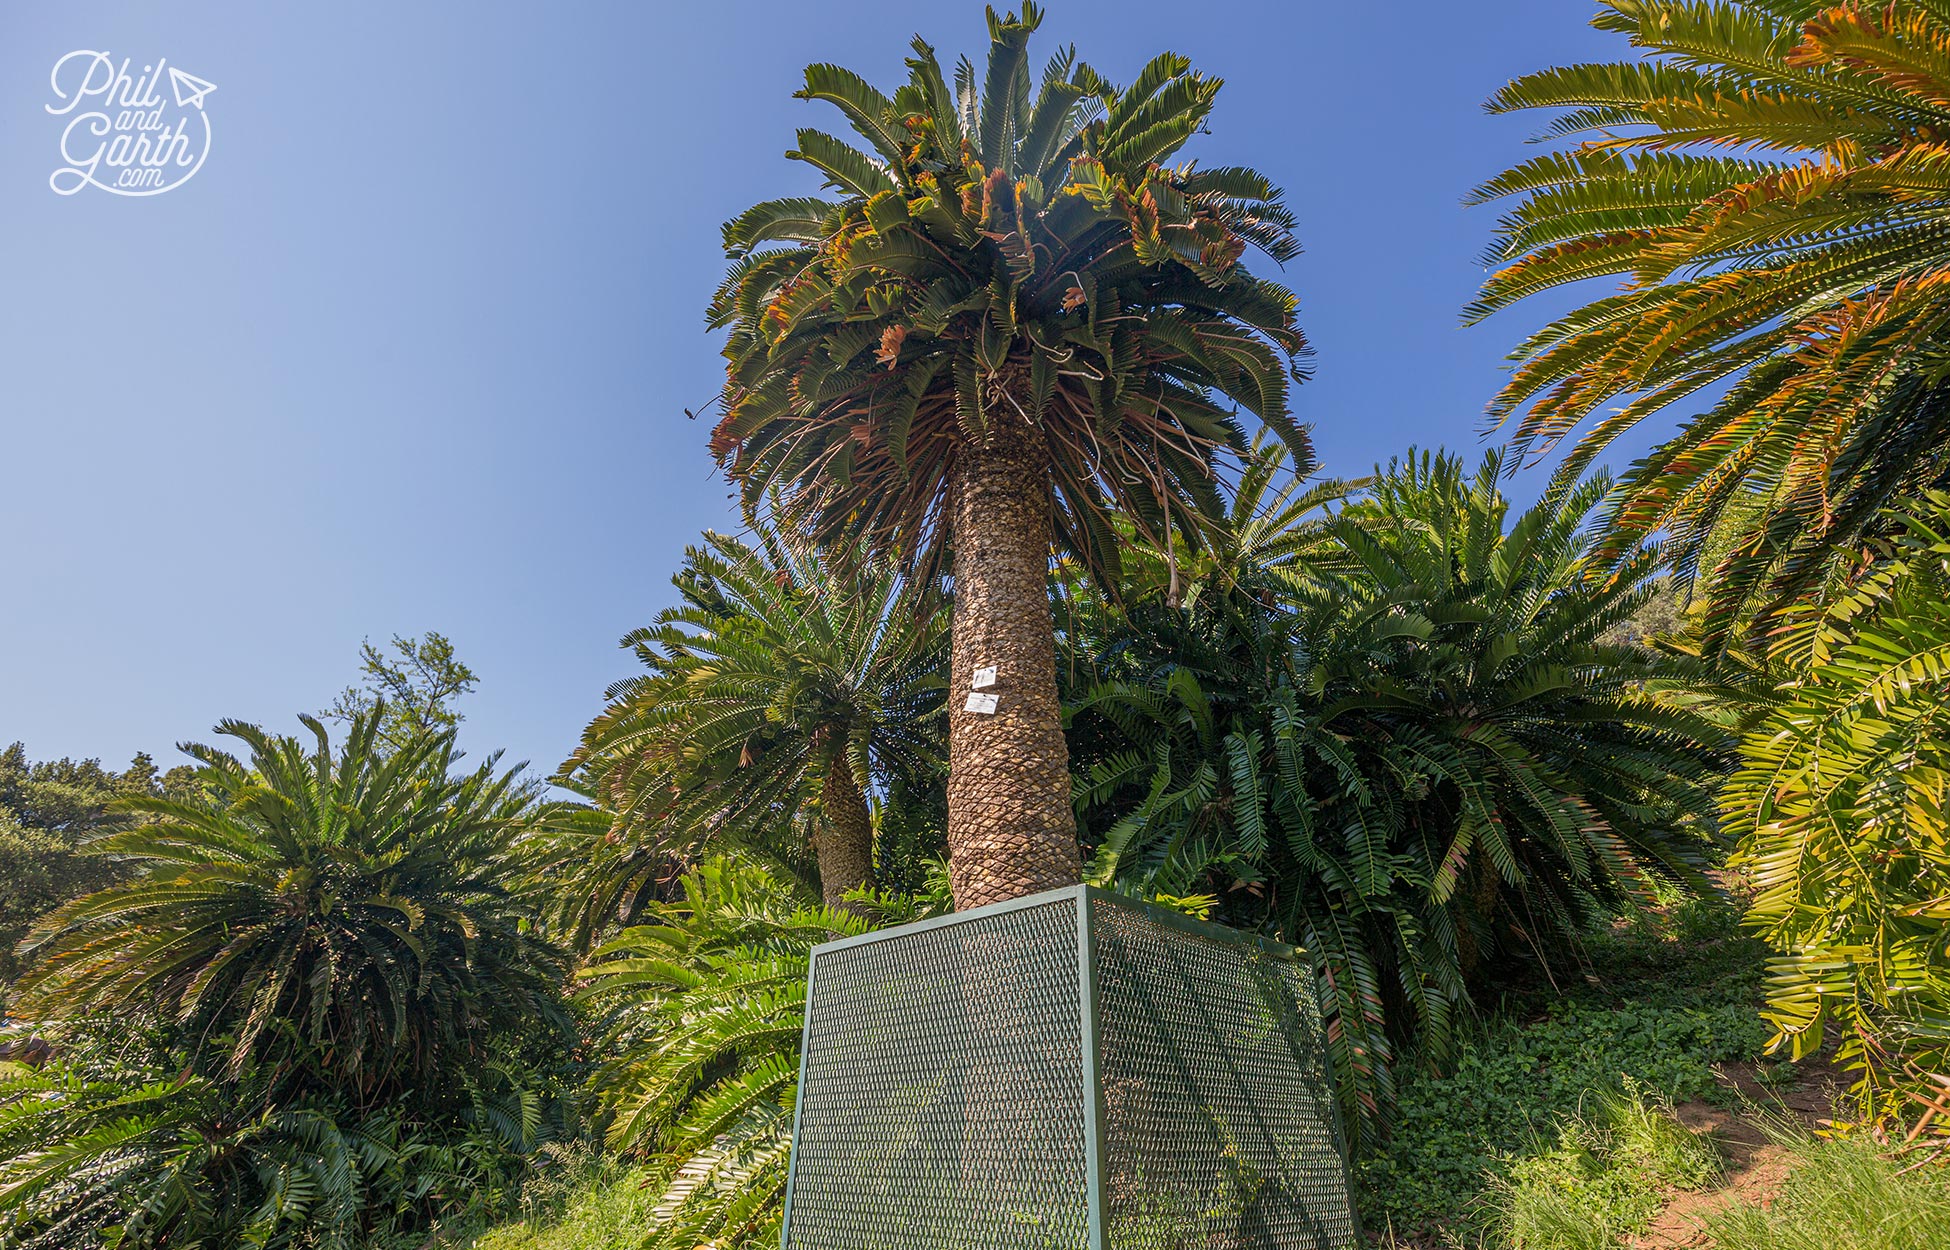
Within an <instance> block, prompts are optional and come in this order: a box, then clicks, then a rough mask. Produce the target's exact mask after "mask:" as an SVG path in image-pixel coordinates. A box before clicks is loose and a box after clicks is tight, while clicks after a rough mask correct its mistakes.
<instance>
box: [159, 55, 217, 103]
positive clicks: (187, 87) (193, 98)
mask: <svg viewBox="0 0 1950 1250" xmlns="http://www.w3.org/2000/svg"><path fill="white" fill-rule="evenodd" d="M169 85H170V86H171V87H173V88H175V90H176V107H177V108H185V109H186V108H189V107H191V106H192V105H193V106H195V107H197V108H202V107H203V97H204V96H206V95H209V94H210V93H211V92H212V91H215V90H216V89H217V84H215V83H213V82H205V81H203V79H201V78H198V77H197V76H196V75H195V74H185V73H184V72H183V71H182V70H180V69H177V68H176V67H175V66H174V65H172V66H170V67H169Z"/></svg>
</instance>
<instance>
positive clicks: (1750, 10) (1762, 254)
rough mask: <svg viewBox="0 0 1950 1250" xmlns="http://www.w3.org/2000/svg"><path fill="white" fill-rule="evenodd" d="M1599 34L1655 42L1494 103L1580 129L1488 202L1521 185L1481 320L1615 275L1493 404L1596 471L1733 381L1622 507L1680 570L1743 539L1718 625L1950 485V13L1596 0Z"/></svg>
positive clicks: (1754, 609) (1881, 6)
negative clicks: (1903, 506)
mask: <svg viewBox="0 0 1950 1250" xmlns="http://www.w3.org/2000/svg"><path fill="white" fill-rule="evenodd" d="M1594 24H1595V25H1596V26H1598V27H1599V28H1600V29H1603V30H1609V31H1615V32H1617V33H1619V34H1622V35H1624V36H1625V37H1626V38H1627V39H1629V41H1630V42H1631V44H1632V46H1633V47H1634V48H1635V49H1637V50H1638V52H1639V54H1640V56H1639V59H1637V60H1633V61H1629V62H1618V63H1603V64H1587V65H1568V66H1562V67H1559V68H1556V69H1550V70H1546V71H1543V72H1541V73H1537V74H1531V75H1528V76H1526V77H1524V78H1520V79H1518V80H1517V81H1515V82H1513V83H1511V84H1510V85H1509V86H1507V87H1505V88H1504V89H1503V90H1502V91H1500V92H1498V93H1497V94H1496V96H1495V97H1494V98H1493V99H1492V100H1491V101H1490V108H1491V110H1492V111H1494V112H1512V111H1518V110H1528V109H1542V110H1546V111H1548V112H1551V113H1553V114H1555V116H1554V118H1553V119H1552V120H1551V122H1550V123H1549V126H1548V128H1547V135H1546V137H1547V138H1549V139H1551V140H1553V141H1559V142H1561V143H1563V144H1564V145H1565V146H1563V147H1562V148H1561V149H1560V150H1554V151H1551V152H1548V153H1546V154H1544V155H1540V156H1537V157H1535V158H1533V159H1531V160H1529V161H1526V162H1524V163H1523V164H1521V165H1518V166H1517V167H1515V168H1514V169H1511V170H1510V171H1509V172H1507V173H1505V174H1503V175H1501V176H1499V177H1497V178H1495V179H1493V180H1491V181H1490V182H1489V183H1488V184H1487V185H1485V186H1484V187H1483V188H1482V190H1481V191H1480V192H1479V193H1478V195H1479V198H1481V199H1484V200H1495V199H1503V198H1511V199H1514V200H1515V201H1516V202H1515V205H1514V207H1512V208H1511V209H1510V210H1509V212H1508V214H1507V215H1506V216H1505V217H1504V218H1503V221H1502V226H1501V229H1500V231H1499V239H1498V243H1497V245H1496V247H1495V248H1494V250H1493V254H1492V259H1493V261H1494V262H1495V263H1497V264H1498V265H1500V266H1501V267H1500V268H1499V269H1498V270H1497V272H1496V273H1495V274H1494V275H1493V276H1492V277H1491V278H1490V279H1489V280H1488V281H1487V283H1486V284H1485V285H1484V288H1483V293H1482V297H1481V299H1480V300H1479V301H1478V302H1477V304H1476V305H1475V306H1474V307H1473V308H1472V310H1471V315H1472V316H1478V317H1480V316H1484V315H1487V314H1489V313H1491V312H1493V311H1495V310H1497V309H1501V308H1506V307H1508V306H1510V305H1512V304H1514V303H1517V302H1519V301H1521V300H1524V299H1526V298H1528V297H1529V296H1531V295H1532V294H1535V293H1537V292H1540V291H1543V290H1545V289H1548V288H1551V287H1555V286H1558V285H1561V284H1565V283H1576V282H1580V281H1582V280H1584V279H1587V278H1604V277H1610V278H1616V279H1617V280H1618V286H1617V289H1616V290H1615V291H1614V292H1612V293H1609V294H1605V295H1602V296H1601V297H1599V298H1596V299H1593V300H1592V301H1591V302H1589V303H1587V304H1585V305H1584V306H1583V307H1581V308H1578V309H1577V310H1575V311H1573V312H1570V313H1568V314H1566V315H1564V316H1562V317H1559V318H1558V319H1557V320H1555V321H1553V322H1552V323H1551V324H1549V325H1548V326H1546V327H1545V328H1544V329H1542V330H1540V331H1538V332H1537V333H1535V334H1533V335H1532V336H1530V337H1529V338H1528V339H1526V340H1525V341H1524V342H1523V344H1522V345H1521V346H1519V347H1518V348H1517V350H1516V351H1515V353H1514V359H1516V360H1517V361H1518V362H1519V363H1518V365H1517V368H1516V371H1515V373H1514V374H1513V375H1512V377H1511V379H1510V381H1509V382H1508V383H1507V384H1506V385H1505V386H1504V388H1503V390H1502V392H1501V394H1499V395H1498V396H1497V397H1496V399H1495V401H1494V402H1493V403H1492V405H1491V413H1492V415H1493V416H1495V417H1497V418H1499V419H1504V420H1512V421H1514V422H1515V445H1516V446H1517V447H1518V448H1519V449H1520V450H1535V449H1542V448H1547V447H1549V446H1551V445H1552V444H1554V443H1557V442H1558V441H1559V440H1562V439H1566V438H1571V437H1574V436H1575V437H1577V438H1578V439H1579V441H1578V443H1577V450H1576V452H1575V453H1574V457H1573V458H1574V460H1577V461H1583V460H1587V459H1589V458H1591V457H1593V456H1596V455H1598V454H1599V453H1601V452H1602V451H1603V450H1604V448H1605V447H1606V446H1608V445H1609V444H1610V443H1611V442H1612V440H1614V439H1615V438H1618V437H1619V436H1621V435H1623V434H1624V433H1625V431H1627V430H1628V429H1630V428H1631V427H1632V426H1634V425H1635V424H1637V423H1638V422H1640V421H1641V420H1644V419H1645V418H1647V417H1650V416H1652V415H1653V414H1655V413H1660V412H1664V411H1667V410H1669V408H1670V406H1671V405H1674V404H1676V403H1680V402H1682V401H1684V400H1686V399H1688V398H1689V397H1694V396H1700V395H1712V394H1713V393H1714V388H1716V387H1719V386H1722V385H1724V384H1730V389H1727V390H1725V392H1724V395H1723V397H1721V398H1718V399H1717V400H1716V401H1715V402H1712V403H1711V404H1710V405H1709V406H1708V407H1707V408H1706V410H1705V411H1704V412H1701V413H1699V414H1698V415H1695V416H1691V417H1689V418H1688V419H1687V421H1686V423H1685V424H1684V426H1683V427H1682V428H1681V430H1680V432H1679V433H1678V435H1677V436H1675V437H1674V438H1672V439H1670V440H1669V441H1667V442H1666V443H1665V444H1663V445H1662V446H1660V447H1658V448H1656V449H1655V450H1654V451H1653V452H1652V453H1651V454H1650V455H1648V456H1647V457H1646V458H1645V459H1643V460H1641V461H1640V462H1638V463H1637V464H1635V465H1634V466H1633V467H1632V469H1631V471H1630V473H1628V474H1627V475H1626V476H1625V478H1624V480H1623V483H1622V496H1621V500H1620V502H1619V504H1618V508H1617V512H1616V521H1617V523H1618V524H1617V528H1616V536H1617V541H1618V543H1620V544H1625V545H1629V544H1630V543H1631V542H1632V541H1634V540H1635V539H1636V538H1637V537H1639V536H1642V535H1645V534H1648V533H1651V532H1653V531H1655V530H1658V529H1661V528H1667V529H1669V530H1670V531H1671V532H1672V533H1673V534H1674V535H1675V536H1676V538H1677V539H1678V540H1679V547H1680V554H1681V556H1682V557H1683V558H1682V560H1681V571H1682V573H1684V572H1687V571H1688V568H1687V566H1688V564H1689V562H1691V561H1693V560H1696V559H1697V558H1698V556H1699V553H1700V550H1701V548H1702V547H1703V546H1704V545H1706V544H1707V542H1708V540H1709V539H1710V538H1712V537H1713V536H1714V533H1715V530H1716V527H1727V528H1730V529H1731V531H1732V533H1731V534H1729V535H1726V536H1725V537H1726V538H1730V539H1731V540H1732V541H1731V542H1730V544H1729V546H1730V551H1729V554H1728V556H1727V557H1726V559H1725V561H1724V563H1723V567H1722V568H1721V570H1720V571H1719V573H1718V574H1717V575H1716V576H1715V577H1714V578H1713V580H1712V581H1711V583H1710V584H1709V586H1708V590H1709V593H1710V595H1711V597H1712V599H1713V601H1714V604H1715V607H1716V615H1715V619H1714V621H1713V624H1714V626H1715V633H1716V634H1719V635H1724V634H1725V633H1726V631H1727V629H1728V628H1729V627H1730V626H1731V625H1733V624H1734V623H1736V622H1738V621H1741V620H1743V619H1747V618H1750V617H1752V616H1754V615H1756V614H1759V615H1760V616H1762V617H1765V616H1766V615H1767V614H1768V613H1769V612H1770V611H1772V610H1774V609H1778V608H1779V607H1782V606H1785V605H1786V604H1788V603H1791V602H1793V601H1796V600H1798V599H1804V598H1806V597H1808V596H1809V595H1810V594H1811V592H1814V591H1817V590H1819V589H1820V588H1821V586H1822V585H1823V583H1824V582H1825V581H1828V580H1831V579H1832V575H1833V573H1834V570H1835V565H1836V563H1837V561H1838V560H1839V561H1840V562H1842V563H1844V564H1846V563H1849V562H1850V561H1852V559H1853V555H1852V554H1851V553H1858V554H1859V547H1860V542H1859V540H1861V539H1862V538H1863V537H1865V536H1873V535H1874V533H1875V532H1876V531H1877V528H1878V525H1879V521H1878V518H1879V517H1880V516H1881V515H1883V513H1882V510H1883V509H1884V507H1885V506H1886V505H1887V504H1888V503H1890V502H1891V501H1892V499H1894V498H1895V497H1896V496H1898V495H1901V494H1909V493H1914V492H1918V491H1921V490H1924V489H1928V488H1932V487H1938V486H1941V485H1943V484H1944V483H1945V481H1946V475H1950V389H1947V388H1946V383H1945V381H1944V370H1943V363H1944V360H1945V356H1946V352H1950V298H1946V295H1945V291H1946V287H1945V278H1946V275H1950V162H1947V161H1946V160H1945V156H1944V148H1943V140H1942V136H1943V134H1944V132H1945V130H1946V128H1950V52H1947V51H1946V49H1950V10H1947V9H1946V8H1945V7H1944V6H1943V5H1942V4H1939V3H1934V2H1932V0H1875V2H1874V3H1863V2H1856V3H1817V2H1814V0H1746V2H1742V3H1724V2H1715V3H1705V2H1698V0H1695V2H1691V3H1683V2H1672V0H1607V2H1606V3H1604V4H1602V6H1601V8H1600V11H1599V13H1598V15H1597V17H1596V18H1595V19H1594ZM1619 401H1625V402H1623V404H1622V407H1618V408H1616V409H1615V410H1608V406H1610V405H1613V404H1614V403H1616V402H1619ZM1600 414H1603V415H1600ZM1580 430H1582V431H1583V432H1582V433H1581V434H1580V433H1579V431H1580ZM1620 549H1622V547H1621V548H1620ZM1770 605H1771V607H1770Z"/></svg>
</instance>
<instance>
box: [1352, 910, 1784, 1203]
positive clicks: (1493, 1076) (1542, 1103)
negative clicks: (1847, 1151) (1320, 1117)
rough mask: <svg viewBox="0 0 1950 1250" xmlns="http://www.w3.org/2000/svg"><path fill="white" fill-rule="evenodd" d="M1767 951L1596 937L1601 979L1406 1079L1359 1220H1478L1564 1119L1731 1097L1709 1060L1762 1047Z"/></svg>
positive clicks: (1550, 997)
mask: <svg viewBox="0 0 1950 1250" xmlns="http://www.w3.org/2000/svg"><path fill="white" fill-rule="evenodd" d="M1763 954H1764V952H1763V951H1762V949H1761V948H1760V946H1759V944H1758V943H1756V942H1752V941H1747V940H1735V941H1731V942H1722V943H1715V944H1710V945H1707V946H1704V947H1697V948H1689V947H1685V946H1681V945H1680V944H1678V943H1677V942H1673V941H1660V940H1656V939H1653V940H1648V939H1645V938H1642V937H1638V936H1636V935H1627V936H1626V937H1623V938H1618V939H1610V940H1594V942H1593V949H1592V952H1591V956H1592V960H1591V973H1592V975H1593V976H1594V977H1595V978H1596V979H1597V980H1598V982H1599V984H1598V985H1596V986H1592V985H1589V984H1588V983H1586V984H1584V985H1583V986H1582V987H1581V988H1580V989H1578V990H1576V991H1573V992H1571V993H1568V994H1562V995H1560V994H1558V993H1556V992H1555V991H1547V992H1545V993H1540V994H1537V995H1535V999H1534V1001H1541V1002H1543V1003H1546V1004H1548V1005H1547V1007H1546V1008H1545V1009H1544V1010H1542V1011H1541V1013H1540V1014H1537V1015H1535V1016H1533V1017H1530V1018H1522V1017H1518V1018H1507V1017H1506V1018H1504V1019H1502V1020H1500V1021H1497V1022H1494V1023H1491V1024H1489V1025H1486V1026H1485V1027H1483V1028H1482V1029H1481V1030H1480V1031H1479V1032H1478V1033H1476V1034H1475V1035H1474V1036H1473V1037H1471V1038H1470V1039H1469V1040H1467V1041H1466V1042H1465V1043H1464V1044H1463V1045H1462V1046H1460V1047H1459V1049H1458V1053H1457V1057H1456V1060H1455V1063H1454V1066H1453V1070H1452V1071H1451V1072H1450V1074H1449V1075H1447V1076H1438V1075H1433V1074H1430V1073H1427V1072H1417V1073H1414V1074H1413V1075H1410V1076H1407V1077H1406V1078H1405V1079H1404V1080H1403V1082H1402V1085H1401V1091H1400V1095H1399V1100H1398V1107H1397V1111H1396V1115H1395V1118H1394V1123H1393V1127H1392V1131H1391V1134H1390V1136H1389V1138H1388V1140H1387V1142H1386V1143H1385V1144H1384V1145H1382V1146H1381V1147H1380V1148H1379V1149H1378V1150H1376V1151H1375V1152H1374V1153H1373V1154H1372V1155H1371V1156H1370V1157H1367V1158H1364V1159H1362V1160H1361V1161H1360V1162H1359V1163H1358V1164H1357V1166H1356V1179H1357V1182H1358V1192H1359V1197H1360V1200H1361V1205H1362V1211H1363V1218H1364V1219H1365V1220H1366V1221H1367V1223H1368V1224H1369V1225H1370V1226H1371V1227H1375V1228H1387V1227H1392V1228H1394V1229H1395V1230H1396V1231H1398V1232H1409V1231H1411V1230H1415V1229H1419V1228H1425V1227H1429V1226H1433V1225H1442V1226H1446V1227H1450V1228H1452V1229H1453V1228H1455V1227H1456V1226H1457V1225H1458V1224H1461V1225H1464V1226H1469V1227H1477V1228H1481V1227H1483V1226H1485V1225H1486V1224H1487V1222H1488V1221H1489V1219H1490V1218H1491V1212H1490V1211H1489V1210H1488V1209H1485V1208H1484V1207H1482V1206H1481V1205H1480V1203H1479V1201H1478V1199H1479V1196H1480V1195H1482V1194H1483V1193H1485V1192H1486V1191H1490V1190H1493V1189H1494V1188H1495V1187H1496V1186H1497V1184H1498V1183H1499V1182H1504V1183H1507V1182H1508V1180H1509V1178H1510V1177H1511V1175H1512V1170H1513V1166H1514V1163H1515V1161H1516V1160H1519V1159H1522V1158H1523V1157H1525V1156H1526V1154H1528V1153H1529V1152H1531V1151H1533V1150H1534V1149H1535V1148H1536V1144H1537V1143H1538V1142H1540V1141H1550V1140H1554V1139H1555V1137H1556V1134H1557V1133H1558V1131H1559V1126H1560V1125H1562V1124H1564V1123H1566V1122H1569V1121H1575V1120H1577V1119H1578V1118H1579V1117H1581V1116H1595V1115H1599V1114H1602V1113H1604V1111H1605V1110H1606V1108H1607V1107H1609V1106H1613V1105H1615V1102H1612V1101H1607V1099H1608V1098H1613V1097H1615V1096H1617V1095H1620V1094H1623V1093H1624V1092H1626V1091H1627V1090H1635V1091H1642V1092H1643V1094H1644V1095H1646V1096H1650V1097H1651V1098H1653V1099H1655V1100H1656V1099H1660V1098H1665V1099H1671V1100H1672V1101H1675V1102H1677V1101H1687V1100H1701V1101H1709V1102H1715V1101H1724V1100H1725V1097H1726V1095H1725V1094H1724V1093H1723V1090H1722V1086H1721V1085H1720V1082H1719V1080H1718V1079H1717V1077H1716V1076H1715V1073H1714V1066H1715V1065H1716V1064H1723V1063H1730V1062H1740V1061H1747V1060H1751V1059H1753V1058H1755V1057H1756V1056H1757V1055H1758V1054H1759V1053H1760V1051H1761V1048H1762V1046H1763V1045H1764V1043H1765V1041H1766V1037H1767V1030H1766V1028H1765V1026H1764V1025H1763V1024H1762V1023H1761V1021H1760V1019H1759V1018H1758V1016H1757V1015H1756V1014H1755V1011H1754V1004H1755V1002H1756V1001H1757V1000H1758V997H1759V986H1760V976H1761V960H1762V957H1763ZM1532 1001H1533V999H1532V998H1531V997H1529V996H1520V997H1517V998H1515V999H1513V1001H1512V1002H1511V1007H1512V1009H1513V1010H1518V1011H1521V1010H1523V1009H1524V1008H1525V1007H1527V1006H1528V1005H1529V1004H1530V1003H1531V1002H1532ZM1641 1136H1643V1135H1641ZM1646 1148H1647V1149H1648V1150H1653V1153H1656V1150H1655V1149H1654V1148H1653V1147H1651V1146H1647V1147H1646ZM1537 1166H1539V1167H1542V1166H1545V1165H1542V1164H1540V1165H1537Z"/></svg>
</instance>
